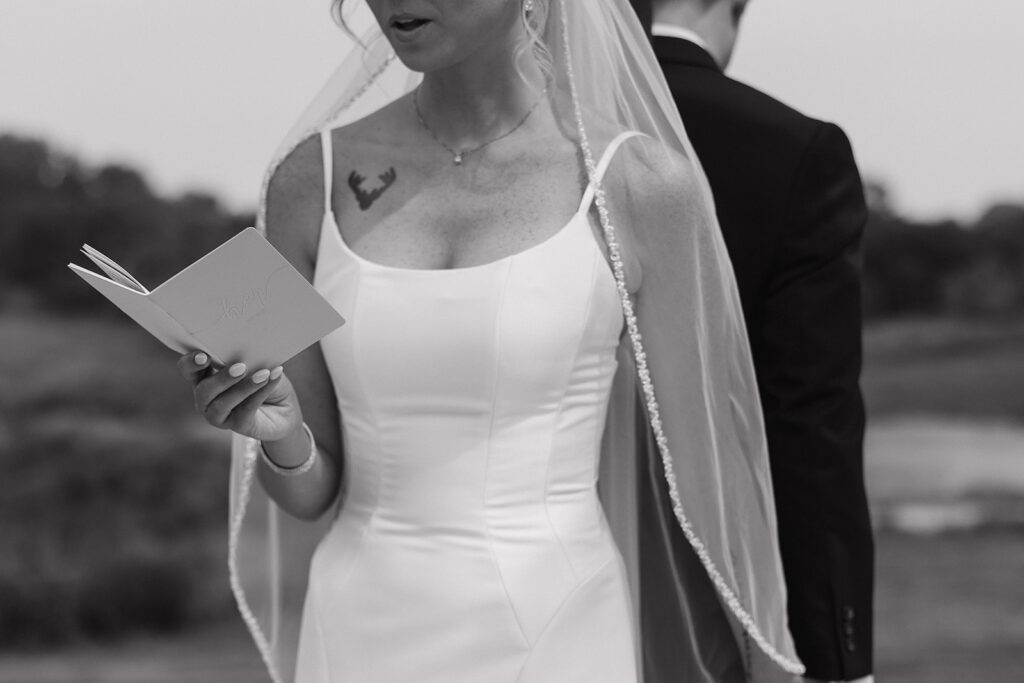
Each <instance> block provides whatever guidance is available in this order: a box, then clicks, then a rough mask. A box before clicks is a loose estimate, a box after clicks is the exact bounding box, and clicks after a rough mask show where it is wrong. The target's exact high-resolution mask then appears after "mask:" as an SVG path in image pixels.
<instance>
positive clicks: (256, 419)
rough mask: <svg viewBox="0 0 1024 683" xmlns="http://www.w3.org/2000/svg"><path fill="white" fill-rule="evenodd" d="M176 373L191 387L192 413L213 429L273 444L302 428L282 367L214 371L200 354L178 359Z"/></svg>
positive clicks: (242, 367)
mask: <svg viewBox="0 0 1024 683" xmlns="http://www.w3.org/2000/svg"><path fill="white" fill-rule="evenodd" d="M178 370H179V371H180V372H181V374H182V376H183V377H184V378H185V379H186V380H188V381H189V382H190V383H191V384H192V394H193V396H194V398H195V405H196V410H197V411H199V414H200V415H202V416H203V418H204V419H205V420H206V421H207V422H209V423H210V424H211V425H213V426H214V427H217V428H219V429H230V430H231V431H233V432H236V433H238V434H242V435H244V436H251V437H252V438H254V439H260V440H262V441H276V440H278V439H282V438H284V437H285V436H287V435H288V434H290V433H291V432H293V431H295V430H296V429H298V428H299V426H300V425H301V424H302V411H301V410H300V408H299V401H298V397H297V396H296V395H295V389H294V388H293V387H292V383H291V382H290V381H288V378H287V377H286V376H285V375H284V370H283V369H282V368H281V367H277V368H273V369H266V368H261V369H257V370H255V371H254V372H251V373H250V372H249V368H246V367H245V365H244V364H243V363H235V364H234V365H232V366H230V367H226V368H219V369H216V370H214V369H213V368H212V367H211V364H210V358H209V356H208V355H207V354H205V353H203V352H201V351H200V352H192V353H186V354H185V355H184V356H182V357H181V358H179V359H178Z"/></svg>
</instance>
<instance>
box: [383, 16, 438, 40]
mask: <svg viewBox="0 0 1024 683" xmlns="http://www.w3.org/2000/svg"><path fill="white" fill-rule="evenodd" d="M430 23H431V22H430V20H429V19H424V18H423V17H417V16H415V15H412V14H395V15H393V16H392V17H391V18H390V19H389V20H388V26H390V27H391V34H392V35H393V36H395V38H396V39H398V40H401V41H410V40H414V39H415V38H416V37H417V36H419V34H420V33H422V32H423V30H424V29H425V28H426V27H428V26H429V25H430Z"/></svg>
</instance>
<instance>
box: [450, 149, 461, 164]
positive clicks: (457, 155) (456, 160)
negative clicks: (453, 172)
mask: <svg viewBox="0 0 1024 683" xmlns="http://www.w3.org/2000/svg"><path fill="white" fill-rule="evenodd" d="M452 163H453V164H455V165H456V166H462V152H456V153H455V156H454V157H453V158H452Z"/></svg>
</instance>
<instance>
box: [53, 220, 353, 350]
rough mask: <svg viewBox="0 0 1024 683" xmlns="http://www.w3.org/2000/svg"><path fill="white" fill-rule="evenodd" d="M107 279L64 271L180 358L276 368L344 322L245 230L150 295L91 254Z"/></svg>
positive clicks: (262, 241) (107, 261)
mask: <svg viewBox="0 0 1024 683" xmlns="http://www.w3.org/2000/svg"><path fill="white" fill-rule="evenodd" d="M83 252H84V253H85V254H86V255H87V256H88V257H89V258H90V259H91V260H92V261H93V262H94V263H96V265H98V266H99V267H100V269H101V270H103V272H104V273H105V274H106V276H107V277H104V276H102V275H98V274H96V273H93V272H91V271H89V270H86V269H84V268H81V267H79V266H76V265H74V264H69V267H70V268H71V269H72V270H74V271H75V273H77V274H78V275H79V276H80V277H82V279H84V280H85V281H86V282H88V283H89V284H90V285H92V286H93V287H94V288H95V289H96V290H97V291H99V292H100V293H101V294H103V295H104V296H105V297H107V298H108V299H110V301H111V302H113V303H114V304H115V305H116V306H118V307H119V308H120V309H121V310H122V311H124V312H125V313H126V314H127V315H128V316H130V317H131V318H132V319H133V320H135V321H136V322H137V323H139V324H140V325H141V326H142V327H144V328H145V329H146V330H148V331H149V332H150V333H151V334H152V335H153V336H154V337H156V338H157V339H159V340H160V341H162V342H163V343H164V344H165V345H167V346H168V347H170V348H171V349H173V350H175V351H176V352H178V353H185V352H187V351H193V350H202V351H205V352H207V353H209V354H210V356H211V357H212V358H213V359H214V360H215V361H216V362H217V363H220V364H223V365H228V364H231V363H234V362H238V361H242V362H244V363H246V364H247V365H248V366H249V367H252V368H258V367H260V368H262V367H274V366H276V365H280V364H281V363H283V362H284V361H286V360H288V359H289V358H291V357H292V356H294V355H295V354H297V353H298V352H300V351H302V350H303V349H305V348H306V347H307V346H310V345H311V344H314V343H316V342H317V341H319V340H320V339H321V338H322V337H324V336H325V335H327V334H329V333H330V332H332V331H333V330H335V329H337V328H338V327H340V326H341V325H342V324H344V322H345V320H344V319H343V318H342V317H341V315H340V314H339V313H338V312H337V311H336V310H335V309H334V308H333V307H332V306H331V305H330V304H329V303H327V301H326V300H324V298H323V297H322V296H320V294H319V293H318V292H317V291H316V290H315V289H314V288H313V287H312V285H310V284H309V282H308V281H307V280H306V279H305V278H304V277H303V276H302V275H301V274H300V273H299V272H298V271H297V270H295V268H293V267H292V265H291V264H290V263H288V261H287V259H285V258H284V257H283V256H282V255H281V254H280V253H279V252H278V251H277V250H276V249H274V247H273V246H271V244H270V243H269V242H267V240H266V239H264V238H263V236H261V235H260V234H259V233H258V232H257V231H256V230H254V229H252V228H248V229H246V230H243V231H242V232H240V233H238V234H237V235H236V236H234V237H232V238H231V239H230V240H228V241H227V242H225V243H224V244H222V245H221V246H219V247H217V248H216V249H214V250H213V251H211V252H210V253H209V254H207V255H206V256H204V257H202V258H201V259H199V260H198V261H196V262H195V263H193V264H192V265H190V266H188V267H187V268H185V269H184V270H182V271H181V272H180V273H178V274H177V275H175V276H174V277H172V278H170V279H169V280H167V282H165V283H164V284H162V285H160V286H159V287H157V288H156V289H154V290H153V291H151V292H150V291H147V290H146V288H145V287H143V286H142V285H141V284H140V283H139V282H138V280H136V279H135V278H134V277H132V276H131V275H130V274H129V273H128V272H127V271H126V270H124V269H123V268H121V267H120V266H119V265H117V264H116V263H115V262H114V261H112V260H111V259H110V258H108V257H106V256H104V255H103V254H101V253H100V252H98V251H96V250H95V249H92V248H91V247H83Z"/></svg>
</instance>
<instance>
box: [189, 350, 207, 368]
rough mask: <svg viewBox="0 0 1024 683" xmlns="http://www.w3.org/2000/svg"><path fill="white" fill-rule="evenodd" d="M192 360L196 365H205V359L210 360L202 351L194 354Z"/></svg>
mask: <svg viewBox="0 0 1024 683" xmlns="http://www.w3.org/2000/svg"><path fill="white" fill-rule="evenodd" d="M193 360H195V362H196V365H206V361H208V360H210V357H209V356H207V355H206V354H205V353H203V352H202V351H200V352H199V353H197V354H196V355H195V358H194V359H193Z"/></svg>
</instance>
